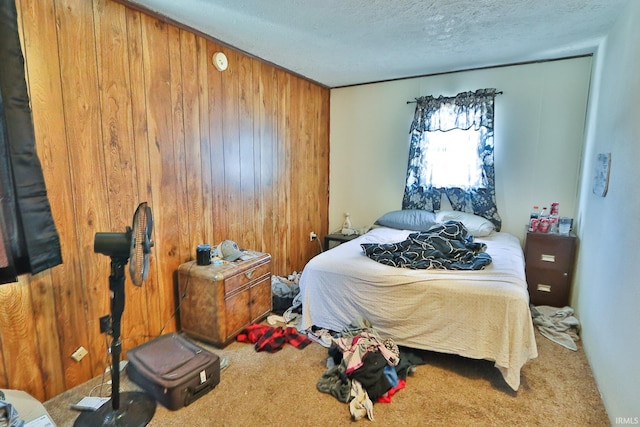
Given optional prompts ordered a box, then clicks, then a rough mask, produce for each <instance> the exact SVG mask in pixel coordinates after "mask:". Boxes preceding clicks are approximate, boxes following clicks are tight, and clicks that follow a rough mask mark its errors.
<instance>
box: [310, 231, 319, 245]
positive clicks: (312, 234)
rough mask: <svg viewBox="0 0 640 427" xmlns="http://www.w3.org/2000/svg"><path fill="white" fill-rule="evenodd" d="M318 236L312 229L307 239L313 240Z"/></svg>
mask: <svg viewBox="0 0 640 427" xmlns="http://www.w3.org/2000/svg"><path fill="white" fill-rule="evenodd" d="M317 238H318V235H317V234H316V233H314V232H313V231H310V232H309V241H310V242H313V241H314V240H316V239H317Z"/></svg>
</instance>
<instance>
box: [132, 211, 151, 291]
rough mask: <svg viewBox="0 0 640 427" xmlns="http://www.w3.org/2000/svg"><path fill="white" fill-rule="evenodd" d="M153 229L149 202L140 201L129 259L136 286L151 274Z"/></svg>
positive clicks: (135, 217)
mask: <svg viewBox="0 0 640 427" xmlns="http://www.w3.org/2000/svg"><path fill="white" fill-rule="evenodd" d="M152 229H153V215H152V213H151V208H150V207H149V206H147V202H143V203H140V205H138V208H137V209H136V212H135V214H134V216H133V232H132V236H131V253H130V260H129V274H130V275H131V280H132V281H133V284H134V285H136V286H142V283H143V282H144V281H145V280H146V279H147V276H148V275H149V254H150V253H151V247H152V246H153V242H152V241H151V230H152Z"/></svg>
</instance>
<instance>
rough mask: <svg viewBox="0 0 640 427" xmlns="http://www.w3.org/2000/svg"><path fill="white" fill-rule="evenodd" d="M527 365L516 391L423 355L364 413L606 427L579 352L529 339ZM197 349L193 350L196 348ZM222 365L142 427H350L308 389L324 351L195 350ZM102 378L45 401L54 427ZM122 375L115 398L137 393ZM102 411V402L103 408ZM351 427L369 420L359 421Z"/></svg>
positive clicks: (498, 379) (467, 362)
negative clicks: (191, 395)
mask: <svg viewBox="0 0 640 427" xmlns="http://www.w3.org/2000/svg"><path fill="white" fill-rule="evenodd" d="M536 339H537V343H538V353H539V356H538V358H537V359H535V360H532V361H530V362H529V363H528V364H527V365H525V366H524V368H523V370H522V381H521V385H520V389H519V390H518V391H517V392H514V391H513V390H511V389H510V388H509V387H508V386H507V385H506V383H505V382H504V381H503V379H502V376H501V375H500V373H499V372H498V370H497V369H496V368H495V367H494V366H493V364H492V363H491V362H488V361H484V360H472V359H466V358H462V357H459V356H454V355H449V354H440V353H432V352H429V353H427V356H428V363H427V364H426V365H420V366H418V368H417V371H416V372H415V373H414V374H413V375H412V376H409V377H408V378H407V385H406V387H405V388H404V389H403V390H400V391H399V392H397V393H396V394H395V395H394V397H393V399H392V402H391V403H376V404H375V405H374V417H375V421H374V423H375V425H379V426H399V425H403V426H431V425H433V426H449V425H456V426H459V425H464V426H505V425H518V426H549V425H555V426H608V425H610V422H609V419H608V417H607V413H606V411H605V408H604V405H603V403H602V399H601V397H600V395H599V392H598V389H597V387H596V384H595V382H594V379H593V376H592V373H591V369H590V368H589V365H588V363H587V360H586V357H585V354H584V352H583V350H582V347H580V344H579V348H578V351H575V352H574V351H571V350H568V349H566V348H564V347H562V346H559V345H558V344H555V343H553V342H552V341H549V340H548V339H546V338H544V337H542V336H541V335H540V334H538V333H537V332H536ZM200 344H202V343H200ZM202 345H203V346H204V347H205V348H208V349H209V350H211V351H213V352H214V353H216V354H217V355H219V356H220V357H221V358H222V357H224V356H228V357H229V358H230V365H229V366H228V367H227V368H226V369H225V370H224V371H223V372H222V373H221V379H220V383H219V384H218V386H217V387H216V388H215V389H214V390H212V391H211V392H209V393H208V394H206V395H205V396H203V397H202V398H200V399H199V400H197V401H195V402H194V403H192V404H191V405H189V406H187V407H185V408H182V409H180V410H177V411H169V410H167V409H166V408H164V407H162V406H161V405H158V406H157V408H156V411H155V415H154V417H153V419H152V420H151V422H150V423H149V425H150V426H169V427H171V426H176V427H178V426H179V427H183V426H258V425H259V426H283V425H290V426H293V425H295V426H328V425H333V426H341V425H353V424H354V422H353V421H352V420H351V417H350V412H349V406H348V405H347V404H345V403H342V402H340V401H338V400H337V399H335V398H334V397H332V396H331V395H329V394H325V393H321V392H319V391H317V389H316V383H317V381H318V379H319V378H320V376H321V375H322V373H323V372H324V371H325V369H326V368H325V362H326V358H327V349H326V348H324V347H322V346H320V345H319V344H316V343H312V344H311V345H309V346H307V347H306V348H304V349H297V348H295V347H293V346H291V345H285V347H284V348H283V349H282V350H281V351H279V352H276V353H264V352H256V351H255V350H254V348H253V346H252V345H251V344H245V343H239V342H234V343H232V344H230V345H229V346H227V347H225V348H224V349H216V348H214V347H210V346H207V345H206V344H202ZM101 381H102V378H101V377H98V378H94V379H93V380H90V381H88V382H87V383H85V384H82V385H80V386H77V387H75V388H73V389H71V390H68V391H66V392H65V393H62V394H61V395H58V396H56V397H54V398H53V399H51V400H49V401H47V402H45V407H46V409H47V410H48V411H49V414H50V416H51V418H52V419H53V420H54V421H55V422H56V424H57V425H58V426H59V427H65V426H73V425H74V421H75V419H76V418H77V416H78V412H77V411H75V410H72V409H70V408H69V405H70V404H73V403H76V402H78V401H79V400H80V399H81V398H82V397H84V396H88V395H92V396H96V395H98V393H99V392H100V391H102V395H103V396H109V395H110V394H109V393H110V390H109V389H108V388H107V387H108V386H106V385H105V386H102V387H100V384H101ZM137 389H138V388H137V386H136V385H135V384H133V383H132V382H131V381H130V380H129V379H128V378H127V377H126V375H123V377H122V382H121V390H137ZM109 404H110V403H107V405H109ZM358 423H360V424H365V425H366V424H369V423H371V421H369V420H368V419H366V418H365V419H362V420H360V421H358Z"/></svg>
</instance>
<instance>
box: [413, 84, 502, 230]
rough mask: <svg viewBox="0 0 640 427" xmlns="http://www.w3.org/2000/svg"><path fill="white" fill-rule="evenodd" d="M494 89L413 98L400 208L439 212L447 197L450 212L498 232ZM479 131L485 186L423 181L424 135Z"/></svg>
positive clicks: (425, 150) (499, 221)
mask: <svg viewBox="0 0 640 427" xmlns="http://www.w3.org/2000/svg"><path fill="white" fill-rule="evenodd" d="M496 93H497V92H496V89H479V90H477V91H475V92H462V93H459V94H458V95H456V96H455V97H443V96H439V97H437V98H434V97H433V96H424V97H421V98H417V99H416V111H415V114H414V118H413V123H412V124H411V129H410V133H411V146H410V148H409V164H408V167H407V179H406V186H405V192H404V197H403V199H402V209H424V210H429V211H437V210H439V209H440V201H441V199H442V195H443V194H444V195H446V196H447V198H448V199H449V202H450V203H451V206H452V207H453V209H455V210H458V211H463V212H469V213H474V214H476V215H479V216H482V217H484V218H487V219H488V220H489V221H491V222H492V223H493V224H495V226H496V229H497V230H500V227H501V225H502V220H501V219H500V215H498V208H497V207H496V193H495V173H494V165H493V106H494V100H495V96H496ZM472 127H473V129H474V130H477V131H479V134H480V138H479V143H478V155H479V157H480V160H481V163H482V173H483V182H484V185H483V186H481V187H470V188H453V187H448V188H436V187H433V186H431V185H430V183H429V180H428V179H425V174H426V171H425V169H424V166H425V164H426V163H425V154H426V152H427V144H428V138H425V137H424V135H423V134H424V133H425V132H435V131H443V132H446V131H450V130H453V129H462V130H467V129H471V128H472Z"/></svg>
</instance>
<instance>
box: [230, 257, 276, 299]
mask: <svg viewBox="0 0 640 427" xmlns="http://www.w3.org/2000/svg"><path fill="white" fill-rule="evenodd" d="M270 269H271V268H270V265H269V264H268V263H264V264H262V265H258V266H253V267H251V268H248V269H246V270H244V271H242V272H240V273H238V274H236V275H234V276H231V277H229V278H228V279H226V280H225V281H224V293H225V295H229V294H231V293H233V292H234V291H235V290H237V289H241V288H243V287H245V286H249V284H250V283H251V282H253V281H255V280H258V279H261V278H262V276H264V275H265V274H268V273H269V271H270Z"/></svg>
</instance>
